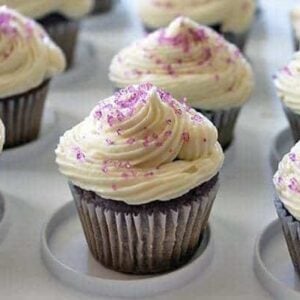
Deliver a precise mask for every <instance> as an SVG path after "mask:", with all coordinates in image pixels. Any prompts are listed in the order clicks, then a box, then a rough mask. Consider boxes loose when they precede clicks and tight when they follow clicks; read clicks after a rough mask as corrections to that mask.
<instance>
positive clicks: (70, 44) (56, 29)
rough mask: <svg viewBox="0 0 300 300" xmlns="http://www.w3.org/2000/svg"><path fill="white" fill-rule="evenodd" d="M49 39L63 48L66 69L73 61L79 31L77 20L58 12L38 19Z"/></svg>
mask: <svg viewBox="0 0 300 300" xmlns="http://www.w3.org/2000/svg"><path fill="white" fill-rule="evenodd" d="M38 22H39V23H41V24H42V25H43V27H44V28H45V30H46V31H47V33H48V34H49V36H50V37H51V39H52V40H53V41H54V42H55V43H56V44H57V45H58V46H59V47H60V48H61V49H62V50H63V52H64V53H65V56H66V60H67V69H69V68H71V67H72V66H73V63H74V58H75V52H76V51H75V50H76V44H77V39H78V33H79V21H75V20H69V19H66V18H65V17H62V16H61V15H59V14H51V15H49V16H47V17H44V18H43V19H40V20H38Z"/></svg>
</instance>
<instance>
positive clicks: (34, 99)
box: [0, 80, 50, 148]
mask: <svg viewBox="0 0 300 300" xmlns="http://www.w3.org/2000/svg"><path fill="white" fill-rule="evenodd" d="M49 82H50V81H49V80H47V81H45V82H43V83H42V84H41V85H40V86H38V87H37V88H34V89H32V90H30V91H28V92H26V93H23V94H19V95H16V96H11V97H7V98H2V99H0V118H1V119H2V121H3V123H4V126H5V144H4V148H11V147H16V146H20V145H22V144H25V143H28V142H30V141H33V140H35V139H36V138H37V137H38V135H39V132H40V127H41V120H42V115H43V110H44V104H45V100H46V96H47V93H48V86H49Z"/></svg>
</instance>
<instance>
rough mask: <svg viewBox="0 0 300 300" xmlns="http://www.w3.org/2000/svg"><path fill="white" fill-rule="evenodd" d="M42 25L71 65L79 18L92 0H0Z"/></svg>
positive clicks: (86, 12)
mask: <svg viewBox="0 0 300 300" xmlns="http://www.w3.org/2000/svg"><path fill="white" fill-rule="evenodd" d="M0 5H7V6H9V7H11V8H13V9H16V10H18V11H19V12H21V13H22V14H24V15H26V16H28V17H30V18H33V19H36V20H37V21H38V22H39V23H40V24H42V25H43V27H44V28H45V30H46V31H47V32H48V34H49V36H50V37H51V38H52V40H53V41H54V42H55V43H56V44H57V45H58V46H59V47H60V48H61V49H62V50H63V52H64V53H65V55H66V59H67V67H68V68H69V67H71V66H72V64H73V61H74V56H75V47H76V43H77V37H78V32H79V19H80V18H82V17H83V16H84V15H86V14H88V13H89V12H90V11H91V10H92V8H93V5H94V0H44V1H41V0H28V1H24V0H0Z"/></svg>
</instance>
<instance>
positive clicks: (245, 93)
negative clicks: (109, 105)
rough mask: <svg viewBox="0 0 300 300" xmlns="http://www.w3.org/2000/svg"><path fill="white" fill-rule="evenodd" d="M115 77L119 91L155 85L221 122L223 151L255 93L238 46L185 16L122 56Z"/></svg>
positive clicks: (112, 68) (112, 76)
mask: <svg viewBox="0 0 300 300" xmlns="http://www.w3.org/2000/svg"><path fill="white" fill-rule="evenodd" d="M109 77H110V80H111V81H112V82H113V83H114V85H115V87H116V88H122V87H124V86H127V85H129V84H136V83H142V82H151V83H153V84H154V85H156V86H159V87H161V88H164V89H165V90H167V91H169V92H170V93H171V94H172V95H173V96H174V97H175V98H177V99H184V98H185V99H186V100H187V101H188V103H189V104H190V105H191V106H192V107H193V108H195V109H196V110H198V111H199V112H201V113H203V114H204V115H205V116H206V117H208V118H209V119H210V120H211V121H212V122H213V123H214V124H215V126H216V127H217V129H218V132H219V141H220V143H221V145H222V146H223V148H227V147H228V146H229V145H230V143H231V141H232V139H233V134H234V128H235V124H236V120H237V117H238V115H239V112H240V110H241V107H242V106H243V104H244V103H245V102H246V101H247V100H248V99H249V96H250V94H251V91H252V89H253V74H252V70H251V67H250V65H249V64H248V63H247V61H246V59H245V58H244V57H243V55H242V54H241V52H240V51H239V50H238V48H237V47H236V46H234V45H233V44H230V43H229V42H227V41H226V40H225V39H224V38H223V37H222V36H220V35H219V34H218V33H216V32H215V31H213V30H212V29H210V28H208V27H205V26H201V25H198V24H197V23H195V22H194V21H192V20H190V19H188V18H183V17H180V18H177V19H176V20H174V21H173V22H172V23H171V24H170V25H169V26H168V27H167V28H165V29H160V30H158V31H156V32H154V33H152V34H150V35H148V36H147V37H145V38H144V39H142V40H140V41H138V42H136V43H134V44H132V45H130V46H129V47H127V48H125V49H123V50H122V51H121V52H119V53H118V54H117V55H116V56H115V57H114V59H113V61H112V63H111V66H110V73H109Z"/></svg>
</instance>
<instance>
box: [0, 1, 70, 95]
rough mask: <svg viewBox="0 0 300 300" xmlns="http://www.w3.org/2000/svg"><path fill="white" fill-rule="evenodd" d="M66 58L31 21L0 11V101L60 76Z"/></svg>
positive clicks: (11, 12) (7, 11)
mask: <svg viewBox="0 0 300 300" xmlns="http://www.w3.org/2000/svg"><path fill="white" fill-rule="evenodd" d="M64 68H65V58H64V55H63V53H62V51H61V50H60V49H59V48H58V47H57V46H56V45H55V44H54V43H53V42H52V40H51V39H50V38H49V37H48V35H47V34H46V33H45V31H44V30H43V29H42V28H41V27H40V25H38V24H37V23H35V22H34V21H32V20H30V19H27V18H25V17H23V16H22V15H20V14H19V13H17V12H16V11H14V10H11V9H8V8H6V7H5V6H1V7H0V97H1V98H3V97H7V96H11V95H17V94H20V93H23V92H27V91H29V90H30V89H32V88H35V87H37V86H38V85H40V84H41V83H42V82H43V81H44V80H46V79H49V78H51V77H52V76H54V75H56V74H58V73H60V72H62V71H63V70H64Z"/></svg>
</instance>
